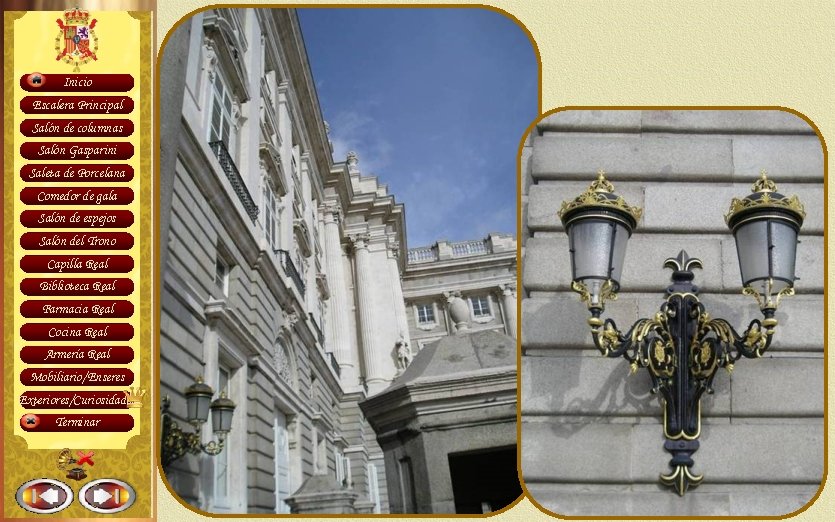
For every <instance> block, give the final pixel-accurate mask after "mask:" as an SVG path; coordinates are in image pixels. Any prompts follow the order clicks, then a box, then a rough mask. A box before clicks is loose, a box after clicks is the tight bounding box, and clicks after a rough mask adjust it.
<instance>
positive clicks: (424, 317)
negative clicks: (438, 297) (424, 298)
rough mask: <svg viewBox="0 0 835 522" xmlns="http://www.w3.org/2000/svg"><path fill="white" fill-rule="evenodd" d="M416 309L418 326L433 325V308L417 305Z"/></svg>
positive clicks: (430, 305)
mask: <svg viewBox="0 0 835 522" xmlns="http://www.w3.org/2000/svg"><path fill="white" fill-rule="evenodd" d="M416 308H417V319H418V324H435V306H434V305H432V304H419V305H417V306H416Z"/></svg>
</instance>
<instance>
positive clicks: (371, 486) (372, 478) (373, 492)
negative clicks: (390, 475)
mask: <svg viewBox="0 0 835 522" xmlns="http://www.w3.org/2000/svg"><path fill="white" fill-rule="evenodd" d="M366 476H367V479H368V500H370V501H371V502H373V503H374V510H373V512H374V513H380V481H379V479H378V478H377V466H375V465H374V464H372V463H370V462H369V463H368V466H367V467H366ZM416 511H417V510H415V511H411V513H415V512H416Z"/></svg>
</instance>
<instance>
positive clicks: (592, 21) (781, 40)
mask: <svg viewBox="0 0 835 522" xmlns="http://www.w3.org/2000/svg"><path fill="white" fill-rule="evenodd" d="M249 3H260V2H238V4H249ZM373 3H379V2H363V4H364V5H371V4H373ZM442 3H446V2H438V4H436V5H440V4H442ZM484 3H486V2H484ZM207 4H208V2H206V1H199V0H177V1H174V0H158V9H157V17H158V18H157V19H158V23H157V46H158V47H159V45H160V44H161V43H162V41H163V39H164V37H165V35H166V33H167V32H168V30H169V29H170V28H171V26H172V25H173V24H174V22H175V21H176V20H178V19H179V18H181V17H182V16H184V15H185V14H187V13H188V12H190V11H192V10H194V9H197V8H199V7H202V6H203V5H207ZM291 4H292V2H285V3H283V4H282V5H291ZM347 4H348V3H347V2H346V5H347ZM456 4H457V5H462V4H473V5H475V4H476V2H467V1H461V2H456ZM490 4H491V5H493V6H495V7H498V8H500V9H503V10H505V11H507V12H509V13H511V14H512V15H513V16H515V17H516V18H518V19H519V21H520V22H521V23H522V24H523V25H525V26H526V27H527V29H528V30H529V31H530V32H531V34H532V36H533V38H534V40H535V41H536V44H537V46H538V47H539V52H540V55H541V58H542V108H543V111H548V110H550V109H554V108H557V107H562V106H567V105H575V106H576V105H607V106H612V105H631V106H635V105H678V106H681V105H698V106H728V105H779V106H783V107H789V108H792V109H795V110H797V111H800V112H802V113H803V114H805V115H806V116H808V117H809V118H810V119H811V120H812V121H813V122H814V123H815V124H816V125H817V126H818V128H819V130H820V132H821V134H822V136H823V138H824V140H825V142H826V143H829V144H831V143H835V46H833V45H832V42H833V41H835V2H830V1H826V0H820V1H808V2H804V3H802V4H801V3H796V2H780V1H775V0H757V1H736V2H721V1H715V0H714V1H702V2H699V3H692V2H687V1H683V0H667V1H661V0H654V1H652V0H646V1H633V2H612V1H603V0H585V1H579V0H574V1H568V0H560V1H555V0H547V1H546V0H536V1H532V0H524V1H523V0H512V1H511V0H504V1H495V2H491V3H490ZM523 132H524V129H519V135H520V137H521V136H522V134H523ZM832 161H833V160H832V158H831V157H830V158H828V161H827V167H829V166H831V165H832ZM833 199H835V198H830V204H831V203H832V200H833ZM829 222H831V220H830V221H829ZM828 283H829V285H828V288H827V291H828V292H831V291H832V280H831V279H830V280H829V281H828ZM830 309H831V304H830ZM832 337H833V329H830V330H829V340H831V339H832ZM831 366H832V365H831V362H830V364H829V365H828V369H829V368H831ZM828 390H829V393H828V395H829V398H832V395H833V390H835V388H832V387H830V388H828ZM829 419H830V431H831V427H832V416H831V415H830V416H829ZM829 448H830V449H829V453H830V458H829V461H830V462H831V460H832V459H831V453H832V450H831V445H829ZM763 450H764V451H768V448H763ZM157 508H158V510H159V516H160V519H162V520H178V521H179V520H184V521H191V520H206V519H205V518H203V517H200V516H199V515H196V514H195V513H193V512H192V511H190V510H188V509H186V508H184V507H183V506H182V505H181V504H180V503H178V502H177V501H176V500H175V499H174V498H173V497H172V496H171V495H170V493H168V491H167V489H166V487H165V486H164V485H163V484H162V483H161V482H160V483H159V489H158V504H157ZM833 516H835V491H833V490H832V487H830V488H828V489H825V490H824V491H823V493H822V494H821V496H820V498H819V499H818V500H817V501H816V502H815V503H814V504H812V505H811V506H810V507H809V508H808V509H807V510H806V511H804V512H803V513H801V514H800V515H799V516H798V517H796V518H794V519H792V520H804V521H805V520H820V521H823V520H832V519H833ZM389 519H391V518H389ZM410 519H411V520H416V519H415V518H412V517H410ZM493 519H495V520H499V521H523V520H524V521H528V520H553V519H552V518H550V517H549V516H548V515H546V514H545V513H543V512H541V511H539V510H538V509H537V508H536V507H535V506H534V505H533V504H532V503H531V502H530V501H528V500H527V499H523V500H522V502H520V503H519V504H517V505H516V506H515V507H513V508H512V509H511V510H510V511H508V512H505V513H503V514H501V515H499V516H497V517H494V518H493ZM246 520H253V521H254V520H269V519H256V518H250V517H247V518H246ZM273 520H275V519H273ZM307 520H317V519H307ZM319 520H334V519H333V518H330V519H326V518H321V519H319ZM400 520H405V519H404V518H401V519H400ZM435 520H437V518H435Z"/></svg>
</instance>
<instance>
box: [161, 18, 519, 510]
mask: <svg viewBox="0 0 835 522" xmlns="http://www.w3.org/2000/svg"><path fill="white" fill-rule="evenodd" d="M159 73H160V91H159V109H160V112H159V122H160V131H159V138H160V140H159V143H160V151H159V158H160V164H159V172H160V179H159V201H160V207H159V226H160V230H159V236H158V237H159V245H158V249H157V252H158V256H159V265H158V266H159V267H160V268H159V279H158V280H159V281H160V288H159V289H158V290H159V298H160V305H161V311H160V315H159V331H160V335H159V353H160V366H159V376H160V390H159V393H160V396H161V397H165V396H167V397H169V398H170V409H169V411H168V414H169V415H170V417H171V419H172V420H173V421H174V422H176V423H177V424H178V425H179V426H180V427H181V428H182V430H183V431H186V432H187V431H190V430H191V427H190V425H189V422H188V418H189V413H188V412H187V411H186V408H187V399H186V395H185V390H186V388H187V387H189V386H190V385H193V384H194V383H195V379H196V378H198V377H199V378H200V379H202V381H203V382H204V383H205V384H206V385H208V386H210V387H211V389H212V391H213V393H214V395H213V396H212V399H217V398H218V397H219V396H220V394H223V395H224V396H225V397H226V398H228V399H230V400H231V401H232V402H233V403H234V405H235V409H234V415H233V418H232V425H231V429H230V431H229V432H228V434H226V436H225V440H224V449H223V450H222V451H221V452H220V453H219V454H217V455H209V454H207V453H206V452H204V451H199V450H198V451H197V453H196V454H192V453H187V454H186V455H184V456H182V457H181V458H177V459H175V460H173V461H171V462H168V463H165V465H164V466H163V469H162V471H163V475H164V477H165V480H166V482H167V485H168V486H169V488H170V490H171V491H172V492H173V493H174V494H175V495H177V496H178V497H180V499H182V501H183V502H185V503H186V504H188V505H191V506H193V507H195V508H197V509H199V510H202V511H206V512H212V513H290V512H293V513H387V512H446V513H453V512H478V513H480V512H482V511H491V510H495V509H500V508H502V507H504V506H505V505H506V504H507V503H509V502H511V501H513V500H514V499H515V498H516V497H518V495H519V494H520V493H521V491H520V489H519V484H518V480H517V474H516V466H515V461H516V347H515V346H516V344H515V338H516V329H517V325H516V287H515V281H516V241H515V239H514V237H513V236H512V235H510V234H502V233H491V234H490V235H488V236H487V237H486V238H479V239H476V240H473V241H464V242H448V241H443V240H440V241H438V242H437V243H435V244H434V245H432V246H428V247H424V248H408V247H407V238H406V223H405V219H406V218H405V209H404V206H403V205H402V204H399V203H397V202H396V200H395V197H394V195H393V194H390V193H389V191H388V188H387V187H386V185H384V184H383V183H382V182H381V180H378V179H377V178H376V177H374V176H371V175H364V174H363V173H362V167H361V164H362V163H361V161H360V157H359V156H358V155H357V154H355V153H349V154H348V155H347V157H346V158H337V161H334V160H333V159H332V146H331V144H330V141H329V138H328V128H327V124H326V123H325V121H324V120H323V117H322V114H321V109H320V106H319V101H318V98H317V94H316V89H315V86H314V82H313V77H312V73H311V70H310V67H309V64H308V60H307V55H306V52H305V47H304V44H303V41H302V34H301V30H300V27H299V23H298V18H297V15H296V13H295V12H294V11H293V10H286V9H214V10H206V11H201V12H198V13H196V14H195V15H193V16H192V17H191V18H188V19H186V20H185V21H183V22H182V23H181V24H180V25H179V27H178V28H177V29H176V30H174V31H173V32H172V33H171V34H170V35H169V37H168V39H167V42H166V44H165V46H164V50H163V54H162V58H161V61H160V69H159ZM512 175H513V173H508V176H512ZM513 229H514V223H512V222H509V223H507V231H511V230H513ZM456 347H460V348H456ZM439 357H444V358H445V359H443V360H441V359H439ZM432 390H434V391H432ZM438 390H441V391H438ZM423 391H425V393H438V394H439V395H438V396H437V397H434V398H432V399H431V400H428V401H427V400H426V396H425V393H424V394H423V395H421V393H422V392H423ZM381 401H382V402H381ZM395 410H397V411H402V412H404V415H401V416H399V417H397V418H393V417H392V416H391V415H389V413H390V412H391V411H395ZM407 412H410V413H407ZM410 415H411V416H410ZM426 416H429V417H426ZM427 419H430V420H432V422H436V424H434V425H433V424H432V423H431V422H429V421H427ZM464 421H466V422H464ZM427 426H428V427H427ZM432 426H436V428H432ZM375 430H377V431H376V432H375ZM455 430H460V431H455ZM453 433H459V434H460V435H461V436H460V437H458V436H456V437H452V438H449V437H448V436H447V435H448V434H453ZM198 434H199V435H200V437H201V441H202V442H203V443H208V442H209V441H210V440H213V439H216V438H217V437H216V434H215V432H214V430H213V426H212V422H206V423H205V424H203V425H202V426H200V427H199V428H198ZM439 435H444V437H443V440H442V438H439V437H438V436H439ZM163 444H165V441H163ZM427 445H433V446H432V448H431V449H430V448H428V447H427ZM479 455H481V456H482V458H483V459H487V457H490V458H491V459H492V458H495V459H496V462H501V463H502V464H501V465H497V466H496V467H495V469H496V470H500V472H501V475H502V477H504V478H503V479H501V480H499V478H497V479H495V480H491V482H492V483H496V484H499V485H500V486H501V487H498V486H497V487H496V488H493V489H495V491H494V490H491V489H490V488H482V490H481V491H478V490H476V491H473V488H472V487H468V486H467V484H471V483H472V480H471V477H472V476H473V475H478V473H479V467H480V466H479V462H480V461H479ZM497 473H498V471H497ZM500 478H501V477H500ZM430 486H431V487H430Z"/></svg>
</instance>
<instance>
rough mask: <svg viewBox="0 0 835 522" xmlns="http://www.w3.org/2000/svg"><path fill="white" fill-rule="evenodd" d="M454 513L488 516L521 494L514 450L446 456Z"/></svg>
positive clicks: (508, 448) (480, 451) (494, 450)
mask: <svg viewBox="0 0 835 522" xmlns="http://www.w3.org/2000/svg"><path fill="white" fill-rule="evenodd" d="M449 474H450V477H451V478H452V495H453V497H454V498H455V512H456V513H462V514H478V513H489V512H491V511H496V510H498V509H502V508H503V507H505V506H507V505H508V504H510V503H511V502H513V501H514V500H516V499H517V498H519V496H520V495H521V494H522V488H521V486H519V475H518V474H517V472H516V446H506V447H502V448H490V449H487V450H479V451H473V452H467V453H456V454H450V455H449Z"/></svg>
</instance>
